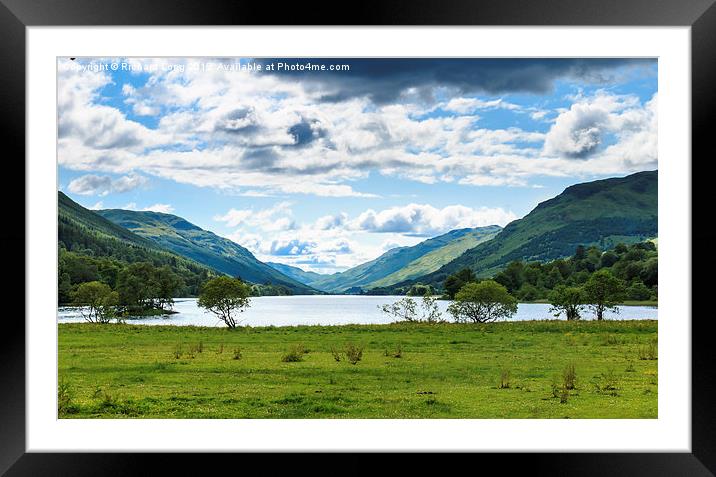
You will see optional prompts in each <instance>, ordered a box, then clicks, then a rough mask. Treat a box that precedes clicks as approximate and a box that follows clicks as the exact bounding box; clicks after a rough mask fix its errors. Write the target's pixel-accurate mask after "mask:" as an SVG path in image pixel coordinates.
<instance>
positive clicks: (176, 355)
mask: <svg viewBox="0 0 716 477" xmlns="http://www.w3.org/2000/svg"><path fill="white" fill-rule="evenodd" d="M181 348H182V346H181V343H179V344H177V345H176V346H175V347H174V359H179V358H181V355H182V349H181Z"/></svg>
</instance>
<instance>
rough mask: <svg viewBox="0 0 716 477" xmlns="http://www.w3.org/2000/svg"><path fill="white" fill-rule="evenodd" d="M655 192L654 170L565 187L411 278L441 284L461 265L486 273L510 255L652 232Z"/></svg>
mask: <svg viewBox="0 0 716 477" xmlns="http://www.w3.org/2000/svg"><path fill="white" fill-rule="evenodd" d="M657 192H658V176H657V171H645V172H639V173H636V174H632V175H630V176H626V177H621V178H612V179H604V180H598V181H594V182H586V183H583V184H577V185H573V186H570V187H568V188H566V189H565V190H564V192H562V193H561V194H559V195H558V196H556V197H554V198H552V199H549V200H546V201H544V202H542V203H540V204H539V205H537V207H535V208H534V209H533V210H532V211H531V212H530V213H529V214H527V215H526V216H525V217H523V218H522V219H518V220H515V221H513V222H511V223H509V224H508V225H507V226H506V227H505V228H504V229H503V230H502V231H501V232H500V233H499V234H497V235H496V236H495V238H493V239H492V240H489V241H487V242H483V243H481V244H479V245H477V246H476V247H473V248H471V249H469V250H467V251H466V252H465V253H463V254H462V255H460V256H459V257H457V258H456V259H454V260H452V261H451V262H450V263H448V264H446V265H444V266H442V267H441V268H440V269H439V270H437V271H435V272H433V273H431V274H428V275H424V276H422V277H418V278H417V279H414V280H412V281H413V282H420V283H425V284H441V283H442V282H443V280H445V278H446V277H447V276H448V275H450V274H452V273H455V272H457V271H459V270H461V269H462V268H470V269H472V270H473V271H475V273H476V274H477V275H478V276H481V277H489V276H492V275H494V273H496V272H497V271H499V270H500V269H501V268H503V267H504V266H506V265H507V264H508V263H509V262H511V261H513V260H524V261H546V260H552V259H556V258H560V257H566V256H570V255H572V254H573V253H574V251H575V249H576V247H577V246H578V245H585V246H588V245H599V246H600V247H601V248H602V249H605V248H609V247H612V246H614V245H616V244H617V243H620V242H621V243H625V244H628V243H635V242H641V241H644V240H647V239H650V238H653V237H656V236H657V234H658V206H657V198H658V197H657V196H658V193H657ZM410 282H411V281H407V282H404V283H402V285H407V284H409V283H410Z"/></svg>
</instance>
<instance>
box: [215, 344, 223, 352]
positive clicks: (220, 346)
mask: <svg viewBox="0 0 716 477" xmlns="http://www.w3.org/2000/svg"><path fill="white" fill-rule="evenodd" d="M223 352H224V343H221V344H220V345H219V348H218V349H217V350H216V354H221V353H223Z"/></svg>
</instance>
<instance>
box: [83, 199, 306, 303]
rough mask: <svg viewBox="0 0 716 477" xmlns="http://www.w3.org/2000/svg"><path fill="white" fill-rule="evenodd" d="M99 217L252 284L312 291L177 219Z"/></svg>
mask: <svg viewBox="0 0 716 477" xmlns="http://www.w3.org/2000/svg"><path fill="white" fill-rule="evenodd" d="M97 213H98V214H100V215H101V216H102V217H105V218H106V219H108V220H109V221H111V222H113V223H115V224H117V225H119V226H121V227H124V228H126V229H128V230H130V231H131V232H133V233H134V234H136V235H139V236H140V237H142V238H144V239H147V240H150V241H152V242H153V243H155V244H157V245H159V246H160V247H162V248H165V249H168V250H171V251H172V252H174V253H177V254H179V255H181V256H183V257H186V258H189V259H191V260H194V261H196V262H199V263H201V264H204V265H206V266H208V267H211V268H213V269H215V270H218V271H220V272H223V273H226V274H228V275H231V276H238V277H240V278H241V279H242V280H246V281H249V282H252V283H258V284H265V283H271V284H273V285H284V286H286V287H288V288H289V289H290V290H291V291H292V292H293V293H295V294H312V293H315V290H314V289H312V288H311V287H308V286H306V285H304V284H303V283H300V282H298V281H296V280H294V279H293V278H290V277H288V276H286V275H284V274H283V273H281V272H279V271H278V270H275V269H274V268H272V267H270V266H268V265H266V264H265V263H263V262H260V261H259V260H257V259H256V257H254V256H253V254H252V253H251V252H249V251H248V250H247V249H246V248H244V247H242V246H241V245H238V244H237V243H234V242H232V241H231V240H229V239H226V238H223V237H219V236H218V235H216V234H214V233H213V232H209V231H207V230H204V229H202V228H199V227H197V226H196V225H194V224H192V223H190V222H188V221H187V220H185V219H183V218H181V217H177V216H176V215H171V214H164V213H160V212H147V211H134V210H122V209H107V210H99V211H97Z"/></svg>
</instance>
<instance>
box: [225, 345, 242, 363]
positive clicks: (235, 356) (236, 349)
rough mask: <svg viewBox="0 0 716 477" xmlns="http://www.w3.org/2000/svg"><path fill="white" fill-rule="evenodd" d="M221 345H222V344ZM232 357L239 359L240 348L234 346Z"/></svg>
mask: <svg viewBox="0 0 716 477" xmlns="http://www.w3.org/2000/svg"><path fill="white" fill-rule="evenodd" d="M222 347H223V345H222ZM233 359H237V360H238V359H241V348H234V357H233Z"/></svg>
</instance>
